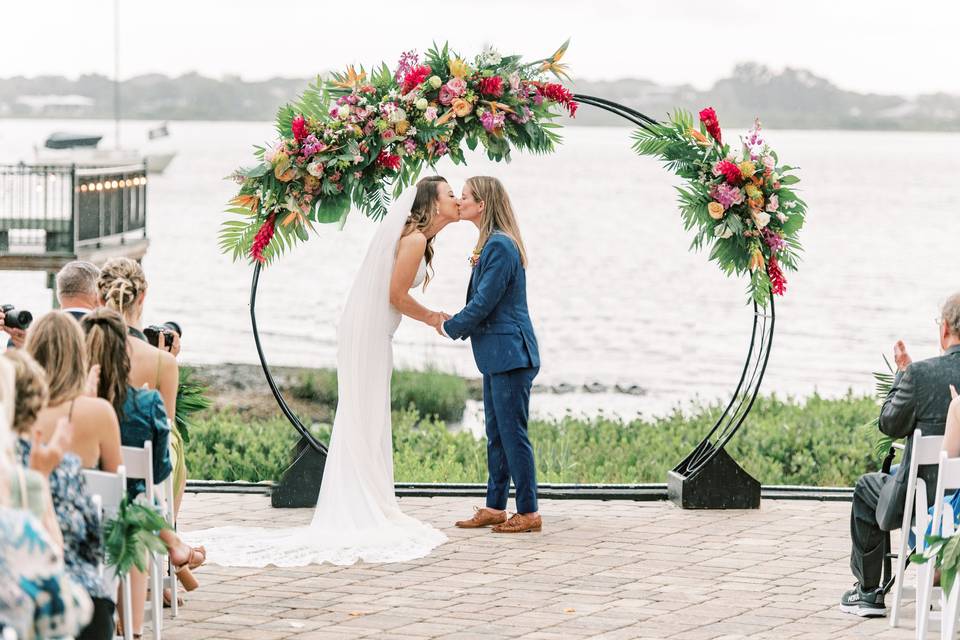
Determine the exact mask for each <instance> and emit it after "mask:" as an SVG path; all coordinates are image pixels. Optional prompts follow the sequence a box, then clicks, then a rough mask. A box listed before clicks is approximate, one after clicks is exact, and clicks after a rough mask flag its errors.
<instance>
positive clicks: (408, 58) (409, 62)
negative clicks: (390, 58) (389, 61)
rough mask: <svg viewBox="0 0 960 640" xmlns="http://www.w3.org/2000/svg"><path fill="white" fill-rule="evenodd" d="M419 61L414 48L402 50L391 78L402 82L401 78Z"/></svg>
mask: <svg viewBox="0 0 960 640" xmlns="http://www.w3.org/2000/svg"><path fill="white" fill-rule="evenodd" d="M419 63H420V56H418V55H417V52H416V50H415V49H411V50H410V51H404V52H403V53H402V54H401V55H400V61H399V62H398V63H397V72H396V73H395V74H394V75H393V79H394V80H396V81H397V82H403V79H404V78H405V77H406V76H407V74H408V73H410V71H412V70H413V69H414V67H416V66H417V65H418V64H419Z"/></svg>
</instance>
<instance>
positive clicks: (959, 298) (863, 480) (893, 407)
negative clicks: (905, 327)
mask: <svg viewBox="0 0 960 640" xmlns="http://www.w3.org/2000/svg"><path fill="white" fill-rule="evenodd" d="M938 325H939V327H940V347H941V348H942V349H943V355H941V356H938V357H936V358H929V359H927V360H922V361H920V362H912V361H911V359H910V356H909V355H907V350H906V347H905V346H904V344H903V342H902V341H899V342H897V344H896V346H895V347H894V358H895V360H896V363H897V374H896V377H895V378H894V381H893V389H891V390H890V394H889V395H888V396H887V399H886V400H885V401H884V403H883V409H882V410H881V412H880V430H881V431H882V432H883V433H885V434H887V435H888V436H891V437H893V438H906V439H907V442H906V445H905V448H904V452H903V460H902V462H901V463H900V468H899V469H898V470H897V474H896V475H895V476H891V475H889V474H885V473H868V474H866V475H863V476H860V479H859V480H857V486H856V487H855V488H854V490H853V509H852V511H851V514H850V537H851V539H852V542H853V550H852V552H851V554H850V569H851V571H853V575H854V576H855V577H856V578H857V583H856V584H855V585H854V587H853V589H851V590H849V591H847V592H846V593H844V594H843V596H842V597H841V599H840V609H841V610H842V611H845V612H847V613H853V614H856V615H859V616H865V617H881V616H885V615H887V608H886V605H885V604H884V601H883V590H882V587H881V585H880V580H881V575H882V573H883V560H884V552H885V550H884V541H885V539H886V534H885V532H887V531H893V530H894V529H899V528H900V524H901V521H902V520H903V510H904V505H905V503H906V499H907V476H908V475H909V472H910V449H911V446H912V444H913V437H914V435H915V433H916V432H917V431H918V430H919V431H920V432H921V433H922V434H923V435H926V436H931V435H943V430H944V426H945V423H946V420H947V410H948V409H949V407H950V399H951V398H950V385H955V386H957V387H958V388H960V293H957V294H954V295H953V296H951V297H950V298H949V299H948V300H947V302H946V303H945V304H944V305H943V309H942V311H941V314H940V320H939V321H938ZM918 477H921V478H923V480H924V482H926V484H927V504H928V505H931V504H933V499H934V493H935V492H936V487H937V468H936V466H932V465H924V466H921V467H920V468H919V471H918Z"/></svg>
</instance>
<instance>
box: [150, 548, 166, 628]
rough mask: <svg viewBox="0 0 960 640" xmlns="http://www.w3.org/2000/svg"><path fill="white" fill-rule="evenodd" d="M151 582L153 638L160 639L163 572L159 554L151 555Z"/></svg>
mask: <svg viewBox="0 0 960 640" xmlns="http://www.w3.org/2000/svg"><path fill="white" fill-rule="evenodd" d="M150 573H151V578H152V579H151V584H152V585H153V593H152V594H151V598H150V600H151V604H152V606H153V638H154V640H160V637H161V631H162V628H163V577H162V576H163V573H162V572H161V560H160V556H159V555H156V554H155V555H154V556H153V563H152V566H151V571H150Z"/></svg>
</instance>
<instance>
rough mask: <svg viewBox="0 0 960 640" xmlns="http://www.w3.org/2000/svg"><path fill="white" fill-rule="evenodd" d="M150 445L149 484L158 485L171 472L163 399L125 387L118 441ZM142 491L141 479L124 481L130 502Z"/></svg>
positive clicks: (143, 486) (153, 390) (153, 392)
mask: <svg viewBox="0 0 960 640" xmlns="http://www.w3.org/2000/svg"><path fill="white" fill-rule="evenodd" d="M147 441H149V442H151V443H152V446H153V483H154V484H160V483H161V482H163V481H164V480H166V479H167V476H169V475H170V472H171V471H172V470H173V465H172V464H171V462H170V423H169V422H167V411H166V409H164V407H163V398H162V397H161V396H160V392H159V391H156V390H155V389H137V388H135V387H127V399H126V401H124V403H123V415H122V416H120V442H121V443H122V444H123V446H125V447H143V443H144V442H147ZM145 490H146V485H145V483H144V482H143V480H127V493H128V494H129V496H130V499H131V500H133V499H134V498H136V497H137V495H139V494H141V493H143V492H144V491H145Z"/></svg>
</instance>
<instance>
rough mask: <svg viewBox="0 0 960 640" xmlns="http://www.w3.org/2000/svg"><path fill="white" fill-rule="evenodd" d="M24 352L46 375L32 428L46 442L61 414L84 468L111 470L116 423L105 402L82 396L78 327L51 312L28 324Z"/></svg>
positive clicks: (83, 354) (84, 376) (117, 458)
mask: <svg viewBox="0 0 960 640" xmlns="http://www.w3.org/2000/svg"><path fill="white" fill-rule="evenodd" d="M25 351H26V352H27V353H29V354H30V355H31V356H33V358H34V359H35V360H36V361H37V362H39V363H40V366H41V367H43V370H44V371H46V373H47V383H48V385H49V388H50V401H49V404H48V405H47V407H46V408H45V409H44V410H42V411H41V412H40V414H39V415H38V416H37V430H38V431H39V433H40V434H42V437H43V441H44V442H46V441H47V440H49V438H50V435H51V434H52V433H53V430H54V427H56V425H57V422H58V421H59V420H60V419H61V418H66V419H67V420H68V421H69V422H70V423H71V424H72V425H73V432H74V436H73V442H72V443H71V445H70V451H71V452H72V453H74V454H76V455H77V456H79V458H80V460H81V462H82V464H83V466H84V467H86V468H88V469H100V470H102V471H109V472H111V473H113V472H114V471H116V470H117V467H118V466H120V465H121V464H122V457H121V454H120V425H119V424H118V422H117V414H116V412H115V411H114V410H113V407H112V406H110V403H109V402H107V401H105V400H102V399H100V398H97V397H95V396H96V393H95V392H94V397H88V395H87V394H86V389H87V386H88V373H87V372H88V371H89V370H90V365H89V363H88V360H87V349H86V345H85V344H84V335H83V330H82V329H81V328H80V324H79V323H78V322H77V321H76V320H74V318H73V317H72V316H71V315H69V314H67V313H64V312H63V311H51V312H50V313H48V314H47V315H45V316H43V317H42V318H40V319H39V320H37V321H36V322H34V323H33V326H32V327H30V331H29V333H28V334H27V344H26V347H25Z"/></svg>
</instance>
